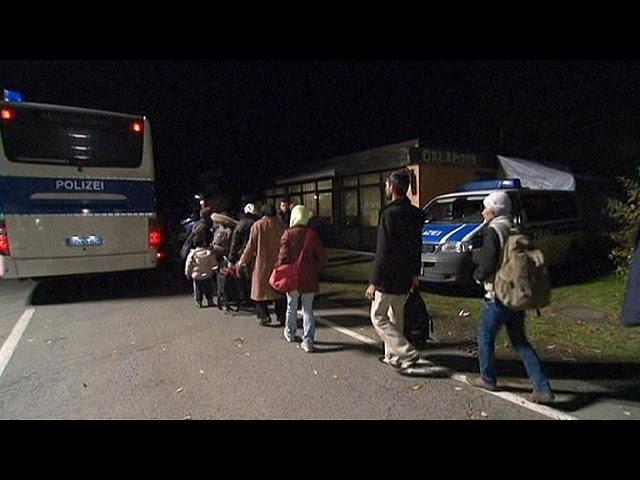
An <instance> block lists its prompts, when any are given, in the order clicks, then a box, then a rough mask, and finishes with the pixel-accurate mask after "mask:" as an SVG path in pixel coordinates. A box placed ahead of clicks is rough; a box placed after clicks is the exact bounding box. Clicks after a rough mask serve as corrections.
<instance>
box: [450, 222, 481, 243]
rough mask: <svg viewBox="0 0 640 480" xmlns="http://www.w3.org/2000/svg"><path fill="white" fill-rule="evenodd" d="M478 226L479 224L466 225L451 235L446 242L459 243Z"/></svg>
mask: <svg viewBox="0 0 640 480" xmlns="http://www.w3.org/2000/svg"><path fill="white" fill-rule="evenodd" d="M479 226H480V224H479V223H469V224H467V226H466V227H464V228H463V229H461V230H458V231H457V232H456V233H454V234H453V235H451V236H450V237H449V239H448V240H447V241H448V242H460V241H462V239H463V238H464V237H466V236H467V235H469V234H470V233H471V232H473V231H474V230H475V229H476V228H478V227H479Z"/></svg>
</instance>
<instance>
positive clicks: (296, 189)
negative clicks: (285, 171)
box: [289, 185, 302, 195]
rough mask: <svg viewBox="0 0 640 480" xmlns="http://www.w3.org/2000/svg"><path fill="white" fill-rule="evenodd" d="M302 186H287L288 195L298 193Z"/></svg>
mask: <svg viewBox="0 0 640 480" xmlns="http://www.w3.org/2000/svg"><path fill="white" fill-rule="evenodd" d="M301 187H302V185H290V186H289V195H291V194H293V193H300V191H301Z"/></svg>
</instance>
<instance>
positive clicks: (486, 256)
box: [473, 216, 511, 300]
mask: <svg viewBox="0 0 640 480" xmlns="http://www.w3.org/2000/svg"><path fill="white" fill-rule="evenodd" d="M510 229H511V219H510V218H509V217H508V216H501V217H496V218H494V219H493V220H491V222H488V223H486V224H485V226H484V227H483V230H482V247H481V248H480V249H478V250H475V251H474V252H473V261H474V263H475V264H476V265H477V267H476V269H475V271H474V272H473V278H474V279H475V280H476V282H478V283H482V284H483V285H484V289H485V292H486V295H485V298H486V299H487V300H493V299H495V293H494V290H493V279H494V278H495V276H496V272H497V271H498V268H499V266H500V261H501V258H502V250H503V248H504V245H505V244H506V241H507V237H508V236H509V230H510Z"/></svg>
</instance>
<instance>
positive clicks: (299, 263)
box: [269, 205, 327, 353]
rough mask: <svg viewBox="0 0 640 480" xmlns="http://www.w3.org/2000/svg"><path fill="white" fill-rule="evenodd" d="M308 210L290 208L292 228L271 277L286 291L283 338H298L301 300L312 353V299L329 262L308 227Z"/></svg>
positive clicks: (306, 348)
mask: <svg viewBox="0 0 640 480" xmlns="http://www.w3.org/2000/svg"><path fill="white" fill-rule="evenodd" d="M309 217H310V215H309V211H308V210H307V208H306V207H304V206H303V205H297V206H295V207H294V208H293V210H291V221H290V225H291V228H289V229H287V230H286V231H285V232H284V234H283V235H282V238H281V241H280V252H279V255H278V262H277V263H276V266H275V267H274V269H273V272H272V273H271V276H270V278H269V283H270V285H271V286H272V287H273V288H274V290H276V291H279V292H282V293H286V294H287V314H286V321H285V328H284V338H285V339H286V340H287V341H288V342H293V341H295V339H296V336H295V334H296V331H297V326H298V325H297V324H298V303H299V301H300V302H301V303H302V315H303V319H304V320H303V329H304V334H303V338H302V345H301V347H302V349H303V350H304V351H305V352H309V353H310V352H313V351H314V347H313V342H314V340H315V317H314V315H313V300H314V297H315V294H316V293H317V292H318V291H319V290H320V287H319V283H318V273H319V272H320V270H321V269H322V267H324V265H325V264H326V263H327V256H326V252H325V250H324V247H323V246H322V242H321V241H320V237H319V236H318V233H317V232H316V230H315V229H313V228H311V227H309V226H307V223H308V221H309Z"/></svg>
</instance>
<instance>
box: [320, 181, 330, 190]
mask: <svg viewBox="0 0 640 480" xmlns="http://www.w3.org/2000/svg"><path fill="white" fill-rule="evenodd" d="M332 188H333V180H331V179H329V180H321V181H319V182H318V190H331V189H332Z"/></svg>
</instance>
